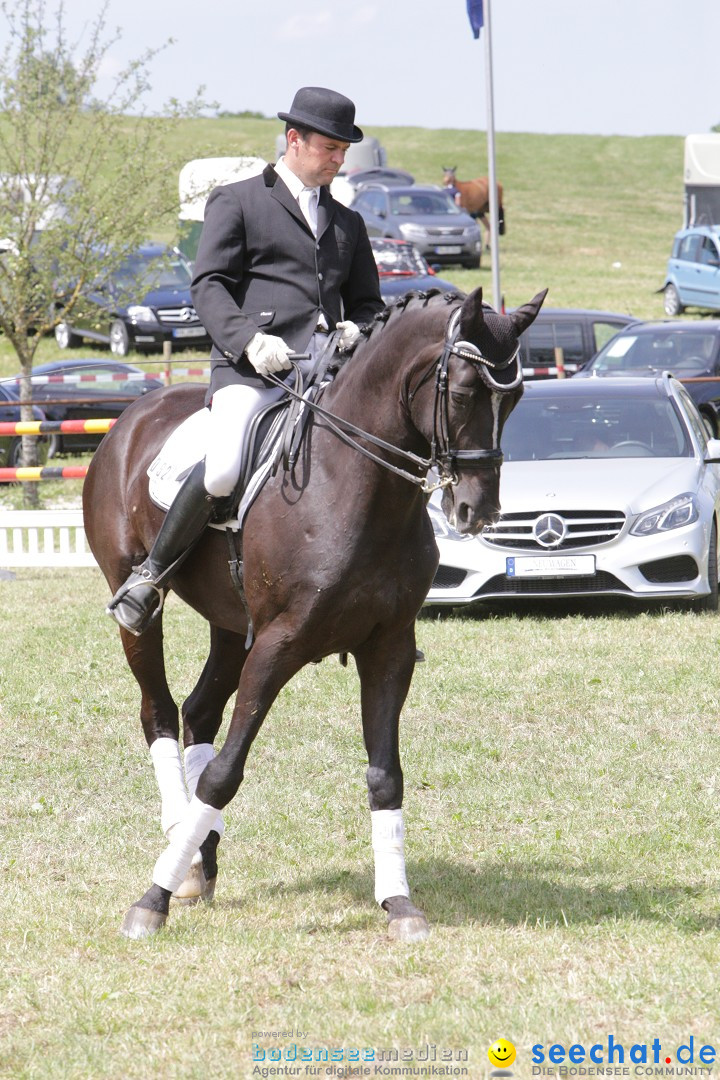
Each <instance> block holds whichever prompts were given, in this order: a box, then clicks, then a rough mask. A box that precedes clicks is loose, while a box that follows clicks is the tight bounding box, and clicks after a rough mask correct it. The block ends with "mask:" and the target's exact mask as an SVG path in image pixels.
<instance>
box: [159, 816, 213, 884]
mask: <svg viewBox="0 0 720 1080" xmlns="http://www.w3.org/2000/svg"><path fill="white" fill-rule="evenodd" d="M217 813H218V812H217V810H216V809H215V807H214V806H208V804H207V803H203V802H200V800H199V799H197V798H193V799H191V800H190V803H189V805H188V808H187V813H186V814H185V817H184V818H183V819H182V821H181V822H180V823H179V824H178V825H177V826H176V827H175V828H174V829H173V833H172V839H171V840H170V843H169V845H168V846H167V847H166V848H165V851H163V853H162V855H161V856H160V858H159V859H158V861H157V862H156V863H155V869H154V871H153V882H154V883H155V884H156V885H160V886H161V887H162V888H163V889H169V890H170V892H175V890H176V889H177V888H179V886H180V885H181V884H182V883H183V881H184V880H185V876H186V875H187V872H188V870H189V869H190V864H191V862H192V860H193V856H194V854H195V852H196V851H197V849H198V848H199V847H200V845H201V844H202V842H203V841H204V840H205V839H206V838H207V834H208V833H209V832H210V830H211V829H214V828H215V819H216V818H217Z"/></svg>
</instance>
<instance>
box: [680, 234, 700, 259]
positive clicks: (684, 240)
mask: <svg viewBox="0 0 720 1080" xmlns="http://www.w3.org/2000/svg"><path fill="white" fill-rule="evenodd" d="M697 246H698V237H697V236H696V235H695V234H694V233H691V234H690V235H689V236H683V237H681V239H680V242H679V244H678V250H677V258H678V259H682V260H684V261H685V262H697V255H696V252H697Z"/></svg>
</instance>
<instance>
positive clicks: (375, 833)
mask: <svg viewBox="0 0 720 1080" xmlns="http://www.w3.org/2000/svg"><path fill="white" fill-rule="evenodd" d="M370 820H371V822H372V846H373V855H374V856H375V899H376V900H377V902H378V904H382V902H383V900H387V898H388V897H389V896H410V890H409V889H408V883H407V878H406V877H405V826H404V824H403V813H402V810H372V811H371V812H370Z"/></svg>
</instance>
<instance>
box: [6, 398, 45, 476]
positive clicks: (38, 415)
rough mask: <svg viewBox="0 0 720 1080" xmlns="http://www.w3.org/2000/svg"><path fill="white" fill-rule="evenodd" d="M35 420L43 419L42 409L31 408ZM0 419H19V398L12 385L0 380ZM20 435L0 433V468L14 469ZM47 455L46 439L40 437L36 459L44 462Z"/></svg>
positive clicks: (20, 440)
mask: <svg viewBox="0 0 720 1080" xmlns="http://www.w3.org/2000/svg"><path fill="white" fill-rule="evenodd" d="M33 418H34V419H35V420H45V419H46V416H45V413H44V412H43V411H42V409H39V408H37V407H35V408H33ZM0 420H1V421H2V422H3V423H8V422H9V423H14V424H17V423H18V421H19V420H20V400H19V398H18V396H17V391H16V390H15V387H14V385H8V383H7V382H0ZM21 444H22V436H21V435H0V468H3V469H16V468H17V467H18V465H19V464H20V451H21V449H22V446H21ZM47 456H48V440H47V439H46V438H41V439H40V440H39V444H38V461H39V463H40V464H41V465H44V464H45V461H46V460H47Z"/></svg>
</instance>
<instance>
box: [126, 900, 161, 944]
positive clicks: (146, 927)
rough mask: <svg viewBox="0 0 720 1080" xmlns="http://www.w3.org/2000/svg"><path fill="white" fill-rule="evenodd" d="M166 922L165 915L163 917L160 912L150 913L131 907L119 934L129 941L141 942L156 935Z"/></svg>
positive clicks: (146, 910) (145, 909) (150, 911)
mask: <svg viewBox="0 0 720 1080" xmlns="http://www.w3.org/2000/svg"><path fill="white" fill-rule="evenodd" d="M166 922H167V915H163V913H162V912H161V911H152V910H151V909H150V908H141V907H135V906H134V905H133V907H131V908H129V910H128V911H127V912H126V914H125V918H124V919H123V923H122V926H121V927H120V933H121V934H122V935H123V937H126V938H130V940H131V941H141V940H142V939H143V938H146V937H152V935H153V934H157V933H158V931H160V930H162V928H163V926H164V925H165V923H166Z"/></svg>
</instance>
